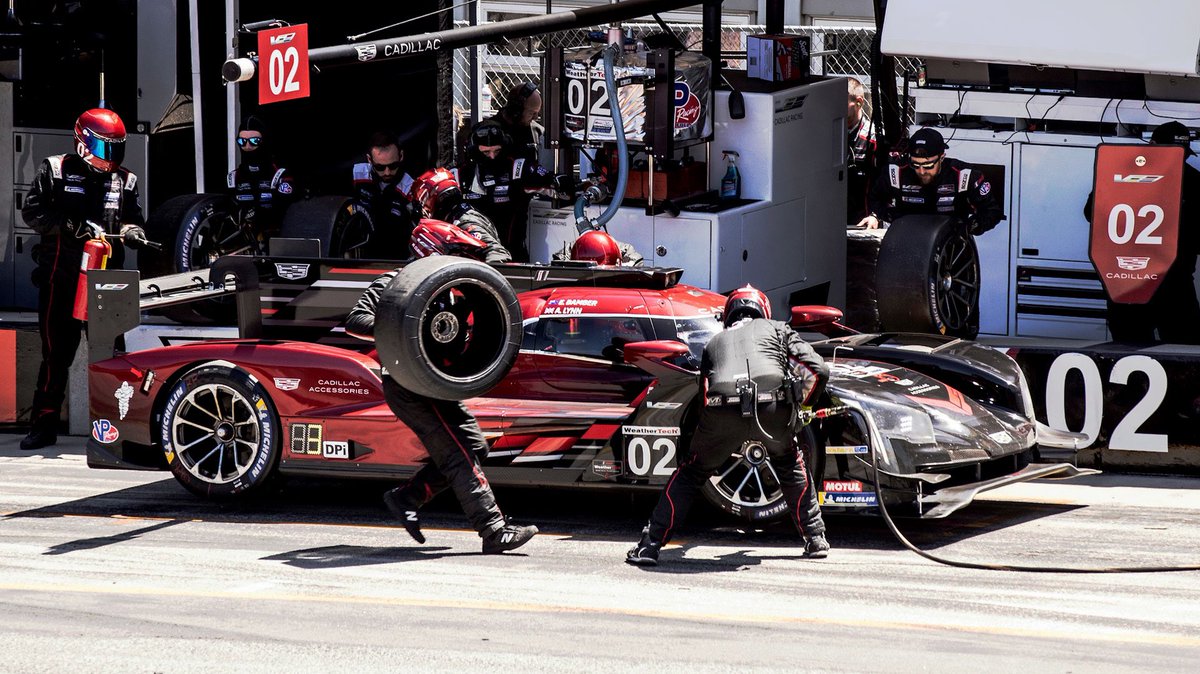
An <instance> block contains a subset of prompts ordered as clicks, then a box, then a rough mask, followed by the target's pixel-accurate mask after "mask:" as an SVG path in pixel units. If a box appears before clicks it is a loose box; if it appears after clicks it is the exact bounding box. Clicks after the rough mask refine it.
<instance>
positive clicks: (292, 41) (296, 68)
mask: <svg viewBox="0 0 1200 674" xmlns="http://www.w3.org/2000/svg"><path fill="white" fill-rule="evenodd" d="M307 96H308V24H304V23H302V24H299V25H296V26H284V27H282V28H271V29H269V30H260V31H259V32H258V102H259V103H276V102H278V101H287V100H291V99H293V98H305V97H307Z"/></svg>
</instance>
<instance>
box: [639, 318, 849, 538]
mask: <svg viewBox="0 0 1200 674" xmlns="http://www.w3.org/2000/svg"><path fill="white" fill-rule="evenodd" d="M747 371H749V375H750V376H749V379H747V374H746V373H747ZM700 372H701V375H702V376H703V377H704V391H703V393H704V402H705V405H704V407H703V408H702V410H701V412H700V419H699V422H698V426H697V428H696V431H695V433H694V434H693V435H692V438H691V443H690V446H689V448H688V449H687V451H686V454H685V455H684V457H683V459H682V460H681V461H680V463H679V467H678V469H676V471H675V473H674V474H672V475H671V479H670V480H669V481H668V482H667V486H666V489H665V490H664V491H663V495H662V497H661V498H659V500H658V505H657V506H655V508H654V512H653V513H652V514H651V515H650V523H649V525H648V526H647V529H646V532H645V536H644V537H643V541H644V542H645V541H646V539H647V538H648V539H649V542H653V543H657V544H659V545H665V544H666V543H667V541H669V540H671V536H672V535H673V534H674V533H675V530H676V529H677V528H678V526H679V525H680V524H682V523H683V521H684V519H685V518H686V517H687V513H688V510H689V509H690V508H691V505H692V501H694V500H695V498H696V494H697V493H699V491H700V488H701V487H702V486H703V485H704V481H705V480H707V479H708V478H709V477H710V476H711V475H712V474H713V473H715V472H716V471H717V469H719V468H720V467H721V465H722V464H724V463H725V462H726V461H728V460H729V455H730V453H731V452H733V451H735V450H737V449H738V448H740V447H741V446H742V443H744V442H745V441H747V440H758V441H760V442H762V443H763V445H765V446H766V448H767V452H768V454H769V455H770V456H771V462H772V464H773V465H774V467H775V470H776V473H778V475H779V482H780V487H781V489H782V491H783V497H784V499H785V500H786V502H787V505H788V512H789V515H790V516H791V518H792V521H793V523H795V525H796V527H797V528H798V529H799V531H800V533H801V534H802V535H803V536H805V537H812V536H817V535H820V534H824V533H825V522H824V520H823V519H822V518H821V508H820V505H818V503H817V494H816V490H815V488H814V486H813V480H811V479H809V477H808V475H807V474H806V473H807V471H806V470H805V467H804V457H803V456H801V454H800V451H799V447H798V446H797V443H796V431H797V430H798V428H796V424H795V419H796V416H795V407H794V406H793V403H792V402H790V401H789V400H791V398H789V397H788V395H789V392H788V391H787V390H786V389H789V388H791V386H790V384H789V378H794V379H795V380H797V386H796V387H795V388H796V390H797V391H798V394H797V395H796V396H795V399H796V400H795V405H796V406H811V405H812V403H813V402H815V401H816V399H817V398H819V397H820V396H821V394H822V392H823V391H824V389H825V383H826V382H827V381H828V379H829V369H828V368H827V367H826V366H825V361H824V360H823V359H822V358H821V357H820V356H818V355H817V354H816V352H814V351H813V349H812V347H811V346H809V345H808V344H806V343H805V342H804V340H802V339H801V338H800V336H799V335H798V334H796V332H795V331H794V330H792V328H791V327H790V326H788V325H787V324H786V323H780V322H779V321H771V320H766V319H762V318H756V319H753V320H747V321H740V322H738V323H735V324H733V325H732V326H730V327H728V328H726V329H725V330H724V331H722V332H719V333H717V334H716V335H715V336H713V338H712V339H711V340H710V341H709V343H708V345H707V346H705V348H704V355H703V356H702V357H701V364H700ZM748 380H752V381H753V382H754V383H755V384H756V385H757V394H758V398H759V399H764V398H768V397H769V398H770V400H769V401H763V402H759V403H758V404H757V409H756V412H757V422H756V420H755V417H744V416H742V411H741V405H740V404H739V400H738V391H737V385H738V384H739V383H742V382H745V381H748ZM763 431H765V432H766V433H765V434H764V432H763ZM768 435H769V436H770V437H768Z"/></svg>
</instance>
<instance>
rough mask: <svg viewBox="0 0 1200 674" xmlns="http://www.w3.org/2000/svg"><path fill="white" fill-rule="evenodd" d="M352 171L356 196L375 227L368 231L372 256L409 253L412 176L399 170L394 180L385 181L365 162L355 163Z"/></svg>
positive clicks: (397, 257) (396, 257) (396, 256)
mask: <svg viewBox="0 0 1200 674" xmlns="http://www.w3.org/2000/svg"><path fill="white" fill-rule="evenodd" d="M353 175H354V195H355V198H356V199H357V200H358V202H359V203H360V204H361V205H362V207H363V208H365V209H367V213H368V214H370V216H371V224H372V225H373V226H374V228H375V229H374V231H373V232H372V233H371V249H372V251H374V257H380V258H385V259H392V260H401V259H404V258H406V257H408V241H409V237H410V236H411V235H412V229H413V226H414V225H416V221H417V219H416V217H415V216H414V215H413V210H412V201H411V200H410V199H409V196H408V195H409V190H411V189H412V184H413V179H412V176H410V175H408V174H407V173H400V174H398V176H397V180H396V182H394V183H385V182H383V181H381V180H380V179H379V174H377V173H375V171H373V170H371V165H370V164H369V163H367V162H359V163H357V164H355V165H354V168H353Z"/></svg>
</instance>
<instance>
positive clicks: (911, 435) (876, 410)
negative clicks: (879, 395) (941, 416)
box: [858, 398, 935, 445]
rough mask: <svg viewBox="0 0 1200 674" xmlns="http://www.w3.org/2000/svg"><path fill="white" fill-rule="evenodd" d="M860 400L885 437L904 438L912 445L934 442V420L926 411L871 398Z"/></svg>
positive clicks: (881, 434)
mask: <svg viewBox="0 0 1200 674" xmlns="http://www.w3.org/2000/svg"><path fill="white" fill-rule="evenodd" d="M858 402H859V404H860V405H862V408H863V411H864V412H866V413H867V414H868V415H869V416H870V419H871V423H872V424H873V425H874V427H875V430H876V431H877V432H878V433H879V435H880V436H881V437H882V438H883V439H885V440H888V441H890V440H892V439H899V440H904V441H905V442H907V443H909V444H911V445H932V444H934V442H935V440H934V435H933V420H932V419H930V418H929V415H928V414H926V413H925V412H923V411H921V410H919V409H914V408H912V407H905V406H902V405H897V404H895V403H890V402H885V401H882V400H873V399H870V398H864V399H862V400H859V401H858Z"/></svg>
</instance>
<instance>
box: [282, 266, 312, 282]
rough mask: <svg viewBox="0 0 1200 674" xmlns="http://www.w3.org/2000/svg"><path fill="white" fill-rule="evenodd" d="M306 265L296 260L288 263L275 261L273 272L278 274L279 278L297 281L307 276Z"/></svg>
mask: <svg viewBox="0 0 1200 674" xmlns="http://www.w3.org/2000/svg"><path fill="white" fill-rule="evenodd" d="M308 267H309V265H308V264H302V263H298V262H297V263H290V264H284V263H282V262H276V263H275V274H276V275H277V276H279V278H283V279H287V280H289V281H299V280H300V279H302V278H304V277H306V276H308Z"/></svg>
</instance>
